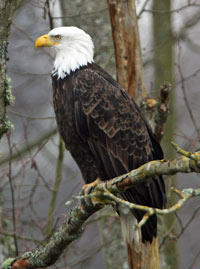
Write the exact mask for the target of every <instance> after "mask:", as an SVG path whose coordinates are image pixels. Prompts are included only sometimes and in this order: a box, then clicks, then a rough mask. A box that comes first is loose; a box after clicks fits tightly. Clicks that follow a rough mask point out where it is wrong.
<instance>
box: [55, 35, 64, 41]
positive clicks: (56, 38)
mask: <svg viewBox="0 0 200 269" xmlns="http://www.w3.org/2000/svg"><path fill="white" fill-rule="evenodd" d="M61 38H62V36H61V35H55V36H54V39H55V40H61Z"/></svg>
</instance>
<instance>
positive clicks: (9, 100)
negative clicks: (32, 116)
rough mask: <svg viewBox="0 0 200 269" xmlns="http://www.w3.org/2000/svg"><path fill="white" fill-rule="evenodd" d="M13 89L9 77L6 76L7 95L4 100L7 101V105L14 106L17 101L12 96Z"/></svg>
mask: <svg viewBox="0 0 200 269" xmlns="http://www.w3.org/2000/svg"><path fill="white" fill-rule="evenodd" d="M11 89H12V87H11V79H10V77H8V75H6V79H5V93H4V94H5V95H4V100H5V105H6V106H8V105H13V104H14V101H15V97H14V96H13V95H12V91H11Z"/></svg>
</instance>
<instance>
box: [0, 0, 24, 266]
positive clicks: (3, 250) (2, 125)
mask: <svg viewBox="0 0 200 269" xmlns="http://www.w3.org/2000/svg"><path fill="white" fill-rule="evenodd" d="M21 2H22V0H16V1H12V0H1V1H0V139H1V138H2V136H3V135H4V134H5V133H6V132H7V131H8V130H9V129H10V128H12V124H11V123H10V121H9V120H8V119H7V116H6V106H7V105H10V104H12V102H13V100H14V98H13V96H12V94H11V85H10V79H9V77H8V75H7V60H8V56H7V47H8V36H9V33H10V26H11V23H12V19H13V15H14V12H15V11H16V9H17V8H18V7H19V5H20V4H21ZM2 203H3V202H2V201H1V200H0V215H1V206H2ZM0 219H1V220H2V221H1V224H0V226H1V227H4V228H5V229H6V228H7V227H5V226H7V225H6V224H5V223H6V220H5V219H2V218H1V216H0ZM12 249H13V243H12V242H11V240H10V239H7V238H6V237H5V238H3V236H2V237H1V242H0V263H1V262H2V258H5V257H4V256H8V255H12Z"/></svg>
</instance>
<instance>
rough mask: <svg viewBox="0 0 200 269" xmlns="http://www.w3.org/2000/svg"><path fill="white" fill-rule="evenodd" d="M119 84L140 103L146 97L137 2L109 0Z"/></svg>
mask: <svg viewBox="0 0 200 269" xmlns="http://www.w3.org/2000/svg"><path fill="white" fill-rule="evenodd" d="M108 5H109V11H110V20H111V26H112V35H113V43H114V48H115V61H116V73H117V81H118V82H119V83H120V84H121V85H122V86H123V87H124V88H125V89H126V90H127V91H128V92H129V94H130V95H131V96H132V97H133V98H134V99H135V100H136V102H137V103H138V104H139V103H140V101H141V100H142V99H144V97H145V96H146V91H145V84H144V75H143V63H142V54H141V47H140V38H139V33H138V25H137V16H136V9H135V3H134V0H127V1H123V0H108Z"/></svg>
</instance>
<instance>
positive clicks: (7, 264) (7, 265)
mask: <svg viewBox="0 0 200 269" xmlns="http://www.w3.org/2000/svg"><path fill="white" fill-rule="evenodd" d="M14 261H15V258H8V259H7V260H6V261H5V262H4V263H3V264H2V269H11V266H12V263H13V262H14Z"/></svg>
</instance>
